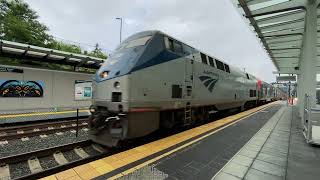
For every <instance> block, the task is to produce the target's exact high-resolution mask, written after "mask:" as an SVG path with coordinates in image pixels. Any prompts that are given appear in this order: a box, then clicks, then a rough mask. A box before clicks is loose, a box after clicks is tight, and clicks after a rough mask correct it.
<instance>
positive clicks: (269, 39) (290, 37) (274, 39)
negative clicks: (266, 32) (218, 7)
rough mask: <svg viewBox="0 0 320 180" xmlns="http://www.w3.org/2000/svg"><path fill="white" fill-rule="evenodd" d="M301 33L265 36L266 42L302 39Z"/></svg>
mask: <svg viewBox="0 0 320 180" xmlns="http://www.w3.org/2000/svg"><path fill="white" fill-rule="evenodd" d="M302 38H303V36H302V35H298V36H297V35H295V36H271V37H270V36H269V37H265V39H266V41H267V43H269V44H273V43H281V42H290V41H302Z"/></svg>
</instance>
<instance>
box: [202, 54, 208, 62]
mask: <svg viewBox="0 0 320 180" xmlns="http://www.w3.org/2000/svg"><path fill="white" fill-rule="evenodd" d="M200 56H201V61H202V63H204V64H208V62H207V56H206V55H205V54H203V53H200Z"/></svg>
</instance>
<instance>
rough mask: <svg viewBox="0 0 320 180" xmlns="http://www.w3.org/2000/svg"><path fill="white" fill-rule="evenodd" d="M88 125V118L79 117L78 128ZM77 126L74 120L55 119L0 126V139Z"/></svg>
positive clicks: (69, 128)
mask: <svg viewBox="0 0 320 180" xmlns="http://www.w3.org/2000/svg"><path fill="white" fill-rule="evenodd" d="M87 126H88V119H79V123H78V128H79V129H81V128H85V127H87ZM76 128H77V121H76V120H68V121H57V122H49V123H38V124H31V125H23V126H13V127H4V128H0V141H8V140H13V139H19V138H26V137H33V136H38V135H47V134H53V133H57V132H65V131H69V130H75V129H76Z"/></svg>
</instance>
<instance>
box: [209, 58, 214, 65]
mask: <svg viewBox="0 0 320 180" xmlns="http://www.w3.org/2000/svg"><path fill="white" fill-rule="evenodd" d="M208 58H209V64H210V66H212V67H214V62H213V58H212V57H210V56H208Z"/></svg>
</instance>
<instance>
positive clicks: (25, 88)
mask: <svg viewBox="0 0 320 180" xmlns="http://www.w3.org/2000/svg"><path fill="white" fill-rule="evenodd" d="M43 89H44V82H43V81H24V80H0V97H18V98H22V97H43Z"/></svg>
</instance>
